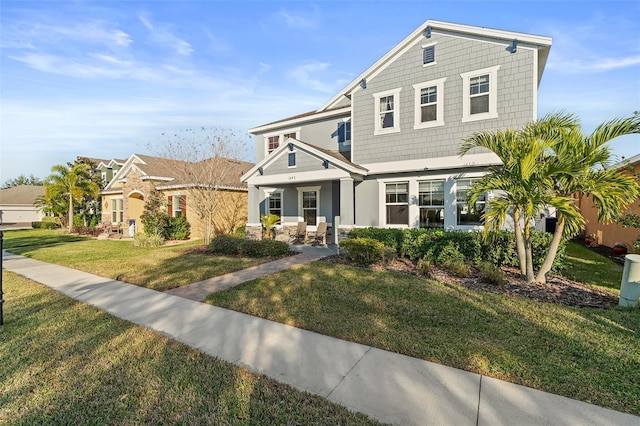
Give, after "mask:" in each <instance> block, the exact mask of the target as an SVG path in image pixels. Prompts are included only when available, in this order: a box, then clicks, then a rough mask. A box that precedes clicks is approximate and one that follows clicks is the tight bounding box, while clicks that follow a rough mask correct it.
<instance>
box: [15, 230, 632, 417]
mask: <svg viewBox="0 0 640 426" xmlns="http://www.w3.org/2000/svg"><path fill="white" fill-rule="evenodd" d="M7 234H9V235H8V238H7V239H6V240H5V242H6V243H7V244H6V245H5V247H7V248H11V247H12V248H11V251H12V252H15V253H19V254H24V255H27V256H31V257H34V258H36V259H39V260H44V261H47V262H53V263H58V264H63V265H67V266H71V267H76V268H78V269H82V270H85V271H89V272H93V273H97V274H99V275H103V276H109V277H113V278H119V279H123V278H126V279H125V281H128V282H132V283H136V282H137V283H140V284H141V285H145V286H148V287H151V288H157V289H166V288H169V287H175V286H177V285H183V284H188V283H190V282H194V281H198V280H199V279H203V278H200V277H204V276H205V275H208V276H213V275H218V274H220V273H224V272H221V271H230V270H233V269H234V268H235V269H239V268H242V267H246V266H242V265H251V264H252V263H251V262H257V261H256V260H255V259H253V260H249V259H244V258H238V257H223V256H214V255H211V254H206V253H203V252H201V251H196V252H192V253H189V249H190V248H193V247H196V246H197V243H190V244H191V245H190V244H187V245H184V246H175V247H163V248H159V249H142V248H135V247H133V246H131V245H130V244H129V243H127V242H123V241H96V240H83V241H75V242H62V241H60V244H53V245H51V243H52V242H55V241H47V245H46V246H35V245H33V244H34V240H31V241H30V242H28V241H26V239H28V236H27V235H26V234H12V233H9V232H7V233H5V235H7ZM18 236H20V238H16V237H18ZM67 237H68V236H67ZM36 241H37V240H36ZM27 243H28V244H27ZM29 244H31V245H29ZM262 261H264V260H262ZM244 262H246V263H244ZM566 263H567V267H566V269H565V272H564V275H565V276H567V277H571V278H573V279H576V280H579V281H581V282H585V283H588V285H594V286H597V287H598V289H599V290H601V291H608V292H610V293H611V295H612V296H611V297H615V296H616V293H617V292H618V289H619V286H620V279H621V275H622V267H621V266H620V265H617V264H614V263H612V262H610V261H609V260H608V259H606V258H603V257H601V256H598V255H596V254H594V253H591V252H589V251H588V250H582V247H580V246H577V245H575V244H573V243H571V244H569V246H568V248H567V261H566ZM189 270H191V271H197V272H196V273H194V274H195V275H193V276H188V277H186V278H185V277H184V276H183V275H186V273H185V271H189ZM516 293H517V292H516ZM514 294H515V293H509V294H494V293H491V292H487V291H481V290H478V289H474V288H467V287H464V286H460V285H457V284H454V283H443V282H439V281H435V280H429V279H425V278H421V277H418V276H415V275H409V274H401V273H394V272H388V271H376V270H371V269H366V268H359V267H354V266H349V265H343V264H337V263H332V262H327V261H319V262H314V263H311V264H306V265H302V266H298V267H294V268H292V269H289V270H287V271H283V272H280V273H277V274H273V275H270V276H266V277H263V278H260V279H257V280H254V281H251V282H248V283H245V284H242V285H240V286H238V287H235V288H233V289H230V290H227V291H224V292H221V293H217V294H212V295H210V296H209V297H208V298H207V302H208V303H211V304H215V305H218V306H222V307H226V308H229V309H233V310H237V311H241V312H245V313H248V314H251V315H256V316H260V317H264V318H268V319H271V320H273V321H278V322H281V323H286V324H289V325H292V326H296V327H300V328H304V329H308V330H313V331H316V332H319V333H322V334H326V335H330V336H335V337H338V338H341V339H345V340H350V341H353V342H358V343H362V344H366V345H371V346H375V347H378V348H382V349H387V350H390V351H393V352H398V353H402V354H406V355H409V356H413V357H417V358H421V359H425V360H430V361H434V362H437V363H440V364H445V365H450V366H453V367H457V368H461V369H465V370H469V371H473V372H477V373H480V374H484V375H487V376H491V377H496V378H499V379H503V380H507V381H510V382H513V383H519V384H522V385H525V386H530V387H533V388H537V389H541V390H544V391H548V392H552V393H556V394H560V395H565V396H568V397H570V398H575V399H579V400H582V401H586V402H590V403H594V404H597V405H601V406H604V407H609V408H612V409H616V410H620V411H624V412H629V413H633V414H636V415H640V387H639V386H638V383H640V368H638V366H640V310H638V309H623V308H619V307H617V306H616V305H615V304H613V305H612V306H610V307H607V308H590V307H582V308H577V307H571V306H566V305H562V304H558V303H547V302H540V301H537V300H530V299H527V298H523V297H518V296H514ZM11 297H13V296H12V295H11V293H10V292H7V294H6V297H5V298H6V299H7V300H9V299H10V298H11ZM63 299H64V298H63ZM65 300H66V299H65ZM7 306H9V305H7ZM79 306H81V305H79ZM7 309H8V308H7ZM50 309H51V310H52V312H53V311H55V310H56V308H54V307H51V308H50ZM74 309H79V308H74ZM25 312H26V313H25V314H24V315H35V314H36V313H37V310H35V309H30V310H27V311H25ZM80 320H81V322H83V323H84V321H85V320H84V319H82V318H80ZM76 322H77V321H76ZM43 327H44V326H43ZM79 329H83V330H84V329H86V330H92V329H93V326H88V327H82V328H80V327H79ZM145 336H146V334H145ZM149 338H151V337H149ZM154 338H155V337H154ZM48 339H49V340H51V339H50V338H48ZM76 340H78V341H80V340H81V339H80V337H77V338H76ZM78 344H82V343H78ZM138 344H139V345H144V343H143V342H139V343H138ZM166 344H168V343H163V345H166ZM71 346H73V345H71ZM145 347H147V346H145ZM41 356H42V357H45V355H44V354H42V355H41ZM145 356H146V355H145V352H144V351H143V350H136V351H134V353H133V354H131V355H130V359H131V360H136V361H137V362H136V363H132V364H139V363H141V362H142V363H144V360H145ZM3 358H6V354H5V356H3ZM24 362H25V363H26V364H29V363H31V362H34V361H33V360H26V361H24ZM60 362H61V361H60ZM129 363H131V361H129ZM22 368H24V369H25V370H26V371H31V370H32V369H33V368H36V367H35V366H22ZM29 374H30V373H29ZM150 374H151V373H150ZM56 380H57V379H56ZM185 380H187V382H188V379H186V378H185Z"/></svg>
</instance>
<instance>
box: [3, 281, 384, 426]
mask: <svg viewBox="0 0 640 426" xmlns="http://www.w3.org/2000/svg"><path fill="white" fill-rule="evenodd" d="M7 276H8V275H7ZM20 280H21V282H20V285H21V287H22V289H16V285H15V284H13V283H11V282H10V280H7V281H8V286H7V287H8V288H7V292H8V293H9V294H13V295H14V297H12V298H11V299H10V300H9V301H8V303H7V314H8V315H7V321H6V322H5V325H4V326H3V327H4V328H3V329H2V330H1V331H0V333H1V334H0V338H1V341H2V347H0V354H2V359H3V360H4V361H3V363H1V364H0V373H2V374H0V376H1V377H2V382H1V383H2V389H3V396H2V398H1V400H2V408H0V422H2V423H5V422H6V423H5V424H13V423H20V424H42V423H51V424H83V423H96V422H97V423H102V424H166V423H194V424H205V423H206V424H230V423H244V424H258V423H266V424H285V423H291V422H293V423H295V424H303V423H307V422H312V423H317V424H320V423H324V422H326V421H327V419H332V418H334V419H338V420H337V422H338V423H345V422H346V423H349V424H351V423H352V424H372V422H370V421H368V420H367V419H366V418H365V416H363V415H361V414H355V413H351V412H349V411H348V410H347V409H346V408H343V407H339V406H336V405H333V404H328V403H326V401H324V400H323V399H321V398H319V397H316V396H313V395H310V394H306V393H301V392H297V391H294V390H293V389H292V388H290V387H289V386H286V385H282V384H278V383H275V382H273V381H271V380H269V379H268V378H266V377H264V376H261V375H258V374H254V373H251V372H249V371H247V370H245V369H243V368H240V367H235V366H232V365H229V364H227V363H225V362H223V361H220V360H217V359H215V358H213V357H210V356H207V355H205V354H203V353H202V352H199V351H197V350H194V349H191V348H188V347H186V346H184V345H181V344H179V343H177V342H174V341H171V340H170V339H168V338H167V337H165V336H163V335H161V334H159V333H154V332H152V331H149V330H146V329H143V328H141V327H138V326H135V325H132V324H130V323H128V322H126V321H123V320H120V319H117V318H115V317H112V316H111V315H109V314H106V313H104V312H101V311H99V310H97V309H95V308H92V307H89V306H86V305H84V304H82V303H80V302H75V301H73V300H72V299H69V298H67V297H64V296H61V295H58V294H56V293H55V292H54V291H51V290H48V289H45V288H42V287H40V286H39V285H38V284H35V283H33V282H31V281H28V280H23V279H20ZM27 286H28V287H29V288H28V289H27V290H25V287H27Z"/></svg>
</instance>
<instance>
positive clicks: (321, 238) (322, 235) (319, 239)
mask: <svg viewBox="0 0 640 426" xmlns="http://www.w3.org/2000/svg"><path fill="white" fill-rule="evenodd" d="M311 232H313V231H311ZM309 238H310V240H311V242H312V245H314V246H318V245H325V244H327V222H320V223H319V224H318V228H317V229H316V231H315V232H313V235H310V236H309Z"/></svg>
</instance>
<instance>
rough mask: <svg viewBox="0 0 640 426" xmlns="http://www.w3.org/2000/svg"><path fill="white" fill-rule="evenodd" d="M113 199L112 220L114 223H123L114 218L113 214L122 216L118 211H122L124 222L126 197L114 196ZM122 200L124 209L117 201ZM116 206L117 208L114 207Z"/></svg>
mask: <svg viewBox="0 0 640 426" xmlns="http://www.w3.org/2000/svg"><path fill="white" fill-rule="evenodd" d="M110 200H111V222H112V223H121V221H119V220H116V221H114V220H113V214H114V213H115V214H116V215H117V216H120V215H119V214H118V213H120V212H122V222H124V197H112V198H110ZM118 201H120V202H121V203H122V209H121V210H120V209H118V204H117V202H118ZM114 207H115V208H114Z"/></svg>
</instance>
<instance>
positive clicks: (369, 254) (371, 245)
mask: <svg viewBox="0 0 640 426" xmlns="http://www.w3.org/2000/svg"><path fill="white" fill-rule="evenodd" d="M340 246H341V247H343V248H344V249H345V250H346V251H347V257H348V258H349V259H350V260H351V261H352V262H354V263H357V264H358V265H363V266H366V265H371V264H373V263H376V262H377V261H379V260H380V259H381V258H382V248H383V247H384V244H382V243H381V242H380V241H377V240H374V239H373V238H354V239H350V240H346V241H342V242H341V243H340Z"/></svg>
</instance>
